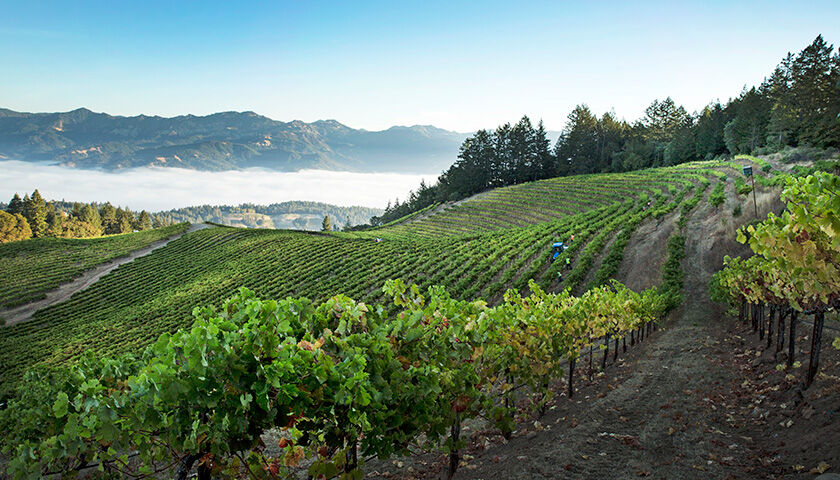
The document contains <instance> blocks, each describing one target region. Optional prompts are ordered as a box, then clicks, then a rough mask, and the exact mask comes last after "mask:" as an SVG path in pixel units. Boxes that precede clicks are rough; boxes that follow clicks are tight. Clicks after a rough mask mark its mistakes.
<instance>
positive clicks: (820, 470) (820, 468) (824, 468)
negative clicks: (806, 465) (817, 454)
mask: <svg viewBox="0 0 840 480" xmlns="http://www.w3.org/2000/svg"><path fill="white" fill-rule="evenodd" d="M829 468H831V465H829V464H827V463H826V462H820V463H819V465H817V466H816V467H814V468H812V469H811V473H813V474H814V475H820V474H823V473H825V472H827V471H828V469H829Z"/></svg>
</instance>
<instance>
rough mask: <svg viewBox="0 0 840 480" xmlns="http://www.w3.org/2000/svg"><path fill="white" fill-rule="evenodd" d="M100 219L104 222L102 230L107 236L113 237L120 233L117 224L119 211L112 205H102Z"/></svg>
mask: <svg viewBox="0 0 840 480" xmlns="http://www.w3.org/2000/svg"><path fill="white" fill-rule="evenodd" d="M99 218H100V220H101V221H102V228H103V229H104V230H105V234H106V235H113V234H115V233H120V232H119V225H118V224H117V209H116V208H114V206H113V205H111V204H110V203H106V204H105V205H102V207H100V209H99Z"/></svg>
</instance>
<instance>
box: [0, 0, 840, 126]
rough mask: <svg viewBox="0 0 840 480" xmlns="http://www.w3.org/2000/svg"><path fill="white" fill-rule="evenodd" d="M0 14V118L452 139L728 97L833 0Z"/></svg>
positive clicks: (143, 6) (825, 19)
mask: <svg viewBox="0 0 840 480" xmlns="http://www.w3.org/2000/svg"><path fill="white" fill-rule="evenodd" d="M517 3H520V2H510V1H505V2H482V3H477V2H454V1H444V2H436V1H418V2H414V1H392V2H364V3H361V2H349V1H344V2H308V1H303V0H298V1H294V2H279V1H274V2H264V3H260V2H245V1H236V2H230V1H228V2H211V1H201V2H198V1H196V2H172V1H167V2H116V1H109V2H82V1H78V2H77V1H72V2H68V1H62V2H37V1H20V2H6V1H3V0H0V11H2V12H3V13H2V15H0V65H2V67H0V106H1V107H6V108H11V109H14V110H22V111H65V110H70V109H73V108H77V107H81V106H84V107H87V108H90V109H92V110H95V111H105V112H108V113H112V114H118V115H137V114H140V113H143V114H147V115H164V116H173V115H179V114H186V113H192V114H197V115H203V114H208V113H213V112H217V111H224V110H240V111H241V110H253V111H256V112H258V113H261V114H264V115H267V116H269V117H271V118H275V119H278V120H284V121H290V120H293V119H300V120H304V121H314V120H317V119H327V118H333V119H336V120H338V121H340V122H342V123H345V124H347V125H349V126H352V127H356V128H367V129H371V130H375V129H382V128H387V127H389V126H391V125H414V124H432V125H436V126H439V127H442V128H447V129H453V130H458V131H471V130H475V129H478V128H485V127H490V128H492V127H495V126H496V125H498V124H499V123H502V122H505V121H515V120H517V119H518V118H519V117H520V116H521V115H523V114H527V115H529V116H531V118H532V119H540V118H542V119H543V120H544V121H545V123H546V126H547V127H548V128H549V129H553V130H559V129H561V128H562V127H563V125H564V123H565V120H566V116H567V115H568V113H569V111H570V110H571V109H572V108H573V107H574V105H576V104H578V103H586V104H588V105H589V106H590V107H591V108H592V109H593V110H594V111H596V112H598V113H603V112H604V111H607V110H610V109H613V110H614V111H615V112H616V113H617V114H618V115H619V116H620V117H624V118H627V119H630V120H632V119H635V118H637V117H638V116H640V115H641V114H642V112H643V110H644V108H645V107H646V106H647V105H648V104H649V103H650V102H651V101H652V100H653V99H655V98H664V97H665V96H669V95H670V96H671V97H672V98H674V99H675V100H676V101H677V102H678V103H681V104H684V105H685V106H686V108H688V109H689V110H690V111H693V110H697V109H699V108H702V107H703V105H705V104H706V103H708V102H709V101H711V100H714V99H716V98H719V99H721V100H722V101H725V100H726V99H728V98H729V97H731V96H736V95H737V94H738V93H739V92H740V90H741V88H742V87H743V86H744V85H753V84H756V83H758V82H760V81H761V80H762V78H763V77H764V76H766V75H768V74H769V73H770V72H771V71H772V68H773V67H774V66H775V65H776V64H777V63H778V61H779V60H780V59H781V58H782V57H783V56H784V55H785V54H786V53H787V52H788V51H793V52H796V51H799V50H801V49H802V48H804V47H805V46H806V45H807V44H809V43H810V42H811V41H812V40H813V39H814V37H816V35H817V34H819V33H822V34H823V36H824V37H825V38H826V40H827V41H828V42H829V43H833V44H835V45H840V2H838V1H836V0H834V1H813V2H801V3H800V2H792V1H787V2H781V1H779V2H769V1H768V2H717V1H709V2H702V4H700V2H697V4H694V5H689V4H687V3H682V2H614V3H613V2H580V3H570V2H560V1H554V2H525V3H521V4H518V5H517Z"/></svg>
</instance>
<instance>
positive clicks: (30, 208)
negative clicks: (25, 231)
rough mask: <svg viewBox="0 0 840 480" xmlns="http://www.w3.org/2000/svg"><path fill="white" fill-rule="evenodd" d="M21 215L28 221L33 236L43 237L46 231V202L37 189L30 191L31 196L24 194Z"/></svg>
mask: <svg viewBox="0 0 840 480" xmlns="http://www.w3.org/2000/svg"><path fill="white" fill-rule="evenodd" d="M23 216H24V217H25V218H26V221H27V222H28V223H29V228H30V229H31V230H32V236H33V237H43V236H45V235H46V233H47V203H46V202H45V201H44V198H43V197H42V196H41V193H40V192H39V191H38V189H35V191H34V192H32V196H31V197H29V196H24V199H23Z"/></svg>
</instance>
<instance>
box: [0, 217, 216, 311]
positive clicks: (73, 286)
mask: <svg viewBox="0 0 840 480" xmlns="http://www.w3.org/2000/svg"><path fill="white" fill-rule="evenodd" d="M212 227H213V226H212V225H208V224H206V223H201V224H197V225H190V227H189V228H188V229H187V231H186V232H184V233H179V234H177V235H173V236H171V237H169V238H166V239H163V240H158V241H157V242H154V243H152V244H151V245H149V246H148V247H146V248H143V249H140V250H135V251H133V252H131V253H129V254H128V255H127V256H125V257H120V258H117V259H115V260H111V261H110V262H107V263H103V264H100V265H98V266H96V267H94V268H92V269H90V270H88V271H86V272H84V273H83V274H82V275H81V276H80V277H77V278H75V279H73V281H71V282H69V283H65V284H63V285H60V286H59V287H58V288H56V289H54V290H52V291H50V292H48V293H47V296H46V298H43V299H41V300H37V301H34V302H31V303H27V304H25V305H21V306H19V307H15V308H11V309H8V310H0V317H2V318H4V319H6V326H9V325H14V324H16V323H20V322H25V321H26V320H29V319H30V318H32V315H34V314H35V312H37V311H38V310H41V309H42V308H46V307H49V306H50V305H54V304H56V303H60V302H63V301H65V300H67V299H69V298H70V297H72V296H73V295H75V294H76V293H78V292H81V291H82V290H84V289H86V288H88V287H89V286H91V285H93V284H94V283H96V282H97V280H99V279H100V278H102V277H103V276H105V275H107V274H108V273H110V272H111V271H113V270H114V269H115V268H117V267H119V266H120V265H123V264H125V263H128V262H131V261H133V260H134V259H136V258H140V257H142V256H144V255H148V254H150V253H152V252H153V251H154V250H157V249H158V248H161V247H164V246H166V244H168V243H169V242H171V241H173V240H177V239H179V238H181V237H182V236H184V235H186V234H188V233H192V232H195V231H197V230H203V229H205V228H212Z"/></svg>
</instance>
